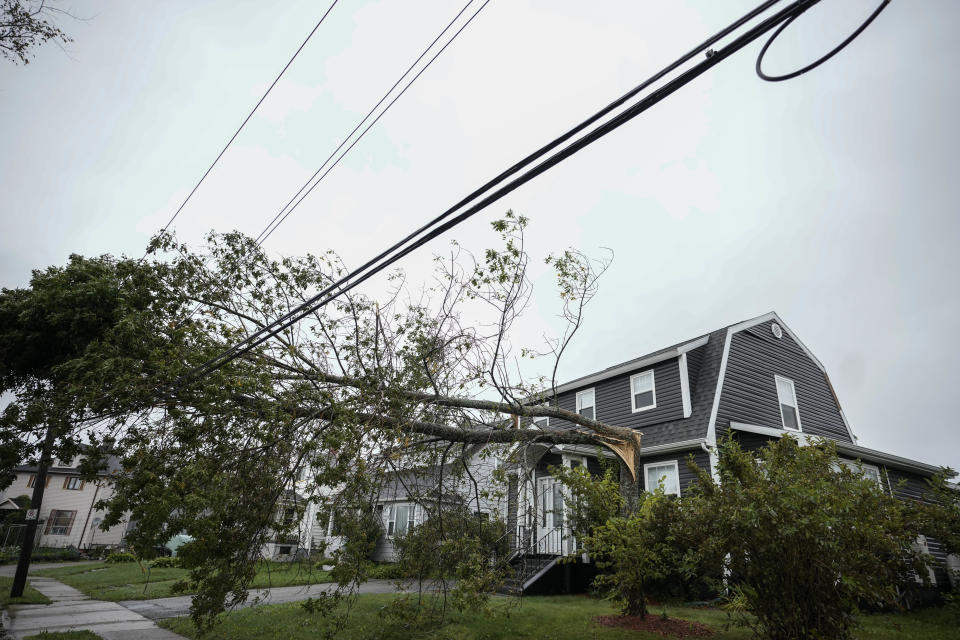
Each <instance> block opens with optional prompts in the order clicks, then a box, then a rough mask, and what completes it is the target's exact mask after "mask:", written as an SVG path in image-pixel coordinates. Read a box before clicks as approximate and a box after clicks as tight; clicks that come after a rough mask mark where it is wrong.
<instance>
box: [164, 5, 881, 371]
mask: <svg viewBox="0 0 960 640" xmlns="http://www.w3.org/2000/svg"><path fill="white" fill-rule="evenodd" d="M778 1H779V0H768V1H767V2H764V3H762V4H761V5H759V6H758V7H757V8H755V9H754V10H752V11H750V12H749V13H747V14H746V15H744V16H743V17H742V18H740V19H739V20H737V21H736V22H734V23H732V24H731V25H729V26H728V27H726V28H724V29H723V30H721V31H720V32H718V33H717V34H716V35H714V36H712V37H710V38H708V39H707V40H706V41H704V42H703V43H701V44H700V45H698V46H697V47H696V48H695V49H693V50H691V51H690V52H688V53H687V54H684V56H681V58H679V59H678V60H677V61H675V62H673V63H672V64H670V65H668V66H667V67H665V68H664V69H663V70H661V71H660V72H658V73H657V74H655V75H654V76H652V77H651V78H650V79H648V80H646V81H645V82H643V83H641V84H640V85H638V86H637V87H636V88H634V89H632V90H631V91H630V92H628V93H627V94H625V95H624V96H622V97H621V98H619V99H618V100H616V101H614V102H613V103H611V104H610V105H608V106H607V107H605V108H604V109H602V110H601V111H599V112H597V113H596V114H594V115H593V116H591V117H590V118H588V119H587V120H585V121H584V122H583V123H581V124H579V125H577V126H576V127H574V128H573V129H571V130H570V131H567V132H566V133H564V134H563V135H561V136H560V137H558V138H556V139H555V140H553V141H552V142H550V143H548V144H547V145H545V146H544V147H541V148H540V149H538V150H537V151H535V152H534V153H532V154H531V155H529V156H527V157H526V158H524V159H523V160H521V161H520V162H518V163H517V164H515V165H513V166H512V167H510V168H509V169H507V170H506V171H504V172H503V173H501V174H500V175H498V176H497V177H495V178H493V179H492V180H490V181H488V182H487V183H485V184H484V185H483V186H481V187H480V188H478V189H477V190H475V191H473V192H472V193H471V194H470V195H468V196H467V197H466V198H464V199H463V200H461V201H460V202H458V203H457V204H455V205H454V206H452V207H451V208H449V209H447V210H446V211H445V212H443V213H442V214H440V215H439V216H437V217H435V218H434V219H433V220H431V221H430V222H428V223H427V224H425V225H423V226H422V227H420V228H419V229H417V230H416V231H414V232H413V233H411V234H409V235H408V236H406V237H405V238H403V239H402V240H400V241H399V242H397V243H395V244H394V245H393V246H391V247H390V248H388V249H387V250H385V251H383V252H381V253H380V254H378V255H377V256H375V257H374V258H372V259H371V260H369V261H367V262H366V263H364V264H363V265H362V266H361V267H359V268H358V269H356V270H354V271H352V272H350V273H348V274H347V275H345V276H343V277H342V278H340V279H339V280H337V281H336V282H334V283H333V284H331V285H329V286H328V287H325V288H324V289H323V290H322V291H320V292H319V293H317V294H316V295H314V296H313V297H311V298H310V299H309V300H307V301H305V302H304V303H302V304H300V305H298V306H297V307H295V308H294V309H292V310H290V311H289V312H287V313H286V314H284V315H283V316H281V317H280V318H278V319H277V320H275V321H274V322H272V323H271V324H269V325H267V326H265V327H263V328H261V329H259V330H258V331H256V332H254V333H253V334H251V335H250V336H249V337H247V338H246V339H244V340H242V341H240V342H238V343H236V344H235V345H233V346H231V347H230V348H229V349H227V350H225V351H224V352H222V353H220V354H219V355H217V356H215V357H214V358H211V359H210V360H208V361H207V362H205V363H203V364H201V365H199V366H197V367H195V368H194V369H193V370H191V371H190V372H188V373H187V374H185V375H184V376H183V377H181V379H180V380H179V381H178V382H180V383H185V382H189V381H191V380H195V379H197V378H199V377H202V376H204V375H207V374H209V373H212V372H213V371H215V370H217V369H219V368H220V367H222V366H224V365H226V364H227V363H229V362H231V361H233V360H235V359H236V358H238V357H240V356H241V355H243V354H245V353H247V352H249V351H251V350H252V349H255V348H256V347H257V346H259V345H260V344H263V343H264V342H266V341H267V340H269V339H270V338H272V337H274V336H276V335H277V334H279V333H280V332H281V331H283V330H284V329H286V328H287V327H289V326H290V325H292V324H294V323H296V322H298V321H299V320H301V319H303V318H304V317H306V316H307V315H308V314H310V313H312V312H313V311H315V310H316V309H319V308H320V307H323V306H324V305H326V304H328V303H329V302H330V301H332V300H334V299H335V298H336V297H337V296H339V295H342V294H343V293H346V292H347V291H350V290H351V289H353V288H354V287H356V286H358V285H359V284H361V283H362V282H364V281H366V280H367V279H369V278H370V277H372V276H373V275H375V274H377V273H378V272H380V271H382V270H383V269H385V268H387V267H388V266H390V265H391V264H393V263H395V262H396V261H398V260H400V259H401V258H402V257H404V256H405V255H407V254H408V253H411V252H412V251H414V250H416V249H417V248H419V247H421V246H423V245H424V244H426V243H427V242H429V241H430V240H432V239H433V238H435V237H437V236H438V235H440V234H442V233H444V232H445V231H447V230H449V229H451V228H453V227H454V226H456V225H458V224H460V223H461V222H463V221H464V220H466V219H467V218H470V217H471V216H473V215H474V214H476V213H477V212H479V211H481V210H482V209H484V208H485V207H487V206H489V205H490V204H492V203H494V202H496V201H497V200H499V199H500V198H502V197H503V196H505V195H507V194H509V193H511V192H512V191H514V190H515V189H517V188H519V187H520V186H522V185H524V184H526V183H527V182H529V181H530V180H532V179H533V178H535V177H537V176H539V175H540V174H542V173H544V172H546V171H547V170H549V169H550V168H552V167H554V166H555V165H557V164H559V163H560V162H562V161H563V160H565V159H566V158H568V157H570V156H572V155H574V154H575V153H577V152H578V151H580V150H582V149H583V148H585V147H587V146H589V145H590V144H592V143H593V142H596V141H597V140H599V139H600V138H602V137H604V136H605V135H607V134H608V133H610V132H612V131H614V130H615V129H617V128H619V127H621V126H622V125H624V124H626V123H627V122H629V121H630V120H632V119H633V118H635V117H637V116H639V115H640V114H641V113H643V112H644V111H646V110H647V109H649V108H650V107H652V106H653V105H655V104H657V103H659V102H660V101H661V100H663V99H664V98H666V97H668V96H670V95H671V94H673V93H674V92H675V91H677V90H678V89H680V88H681V87H683V86H685V85H686V84H688V83H689V82H691V81H692V80H694V79H695V78H697V77H699V76H700V75H701V74H703V73H704V72H706V71H707V70H709V69H711V68H713V67H714V66H716V65H717V64H719V63H720V62H722V61H723V60H725V59H727V58H728V57H730V56H731V55H733V54H734V53H736V52H738V51H739V50H740V49H742V48H743V47H745V46H746V45H748V44H749V43H751V42H753V41H754V40H757V39H758V38H760V37H761V36H762V35H764V34H766V33H768V32H769V31H771V30H772V29H774V28H776V27H777V26H778V25H782V24H784V23H785V22H787V21H792V20H794V19H795V18H797V17H798V16H799V15H801V14H802V13H804V12H805V11H807V10H808V9H809V8H810V7H812V6H814V5H816V4H818V3H819V2H820V1H821V0H795V1H794V2H791V3H790V4H789V5H788V6H787V7H785V8H784V9H781V10H780V11H779V12H777V13H776V14H774V15H773V16H771V17H768V18H766V19H764V20H763V21H761V22H760V23H759V24H757V25H756V26H753V27H751V28H750V29H748V30H747V31H746V32H745V33H743V34H742V35H740V36H738V37H736V38H735V39H734V40H733V41H732V42H730V43H729V44H727V45H726V46H724V47H722V48H721V49H719V50H712V49H707V47H709V46H711V45H713V44H714V43H716V42H718V41H719V40H721V39H722V38H724V37H725V36H727V35H730V34H731V33H732V32H733V31H735V30H736V29H738V28H739V27H741V26H743V25H744V24H746V23H747V22H749V21H750V20H752V19H753V18H756V17H757V16H759V15H760V14H762V13H763V12H765V11H766V10H767V9H768V8H770V7H772V6H773V5H774V4H777V2H778ZM887 1H888V0H887ZM883 6H886V2H884V3H883V4H882V6H881V8H882V7H883ZM871 20H872V18H871ZM858 33H859V30H858ZM775 35H776V34H775ZM845 44H846V43H844V46H845ZM699 53H703V54H706V57H705V59H704V60H702V61H701V62H699V63H698V64H696V65H694V66H692V67H690V68H688V69H687V70H685V71H683V72H682V73H680V74H679V75H677V76H676V77H675V78H673V79H672V80H670V81H668V82H666V83H664V84H663V85H662V86H660V87H659V88H657V89H654V90H653V91H651V92H650V93H649V94H648V95H646V96H645V97H643V98H641V99H640V100H639V101H637V102H635V103H634V104H632V105H630V106H629V107H627V108H626V109H624V110H623V111H622V112H620V113H619V114H618V115H616V116H614V117H612V118H611V119H610V120H608V121H606V122H605V123H603V124H601V125H599V126H597V127H596V128H595V129H593V130H592V131H590V132H589V133H587V134H585V135H583V136H582V137H580V138H579V139H577V140H575V141H574V142H572V143H570V144H569V145H567V146H566V147H564V148H563V149H561V150H560V151H557V152H556V153H554V154H553V155H551V156H549V157H548V158H546V159H545V160H543V161H541V162H540V163H539V164H537V165H536V166H534V167H533V168H532V169H528V170H527V171H525V172H524V173H522V174H521V175H520V176H518V177H517V178H514V179H513V180H511V181H510V182H508V183H506V184H504V185H502V186H499V185H501V183H503V182H504V180H506V179H507V178H509V177H510V176H512V175H514V174H516V173H517V172H519V171H521V170H522V169H524V168H526V167H527V166H529V165H530V164H532V163H533V162H535V161H537V160H539V159H540V158H541V157H543V156H544V155H546V154H547V153H549V152H550V151H552V150H553V149H555V148H556V147H558V146H560V145H561V144H563V143H564V142H566V141H567V140H569V139H571V138H572V137H573V136H575V135H576V134H577V133H579V132H581V131H584V130H585V129H587V128H588V127H589V126H590V125H592V124H594V123H596V122H598V121H599V120H601V119H602V118H603V117H604V116H606V115H609V114H610V113H612V112H613V111H614V110H615V109H617V108H618V107H620V106H622V105H624V104H625V103H626V102H627V101H628V100H629V99H630V98H632V97H634V96H636V95H637V94H639V93H640V92H641V91H642V90H644V89H646V88H648V87H649V86H650V85H652V84H653V83H654V82H656V81H657V80H660V79H662V78H663V77H665V76H666V75H667V74H668V73H670V72H671V71H674V70H676V69H677V68H678V67H679V66H680V65H682V64H683V63H684V62H686V61H688V60H690V59H692V58H693V57H694V56H696V55H697V54H699ZM814 66H816V65H814ZM812 68H813V66H810V67H808V68H806V69H804V71H806V70H809V69H812ZM498 186H499V188H497V187H498ZM494 188H496V190H495V191H492V192H491V189H494ZM484 194H486V195H484ZM481 196H482V198H481ZM477 198H481V199H480V200H477ZM471 202H473V204H472V205H470V206H469V207H468V208H467V209H465V210H463V211H461V212H460V213H459V214H457V215H456V217H454V218H452V219H450V220H447V218H449V217H450V216H452V215H453V214H454V213H456V212H457V211H458V210H460V209H461V208H462V207H464V206H467V205H468V204H470V203H471ZM444 220H447V221H446V222H444ZM418 236H420V237H419V238H418Z"/></svg>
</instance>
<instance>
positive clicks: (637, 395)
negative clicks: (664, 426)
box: [630, 370, 657, 413]
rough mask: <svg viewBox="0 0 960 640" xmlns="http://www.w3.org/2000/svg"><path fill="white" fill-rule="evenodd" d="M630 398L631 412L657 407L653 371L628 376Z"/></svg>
mask: <svg viewBox="0 0 960 640" xmlns="http://www.w3.org/2000/svg"><path fill="white" fill-rule="evenodd" d="M630 398H631V401H632V403H633V411H634V413H636V412H637V411H646V410H647V409H653V408H654V407H656V406H657V391H656V385H655V384H654V380H653V370H650V371H644V372H643V373H638V374H636V375H633V376H630Z"/></svg>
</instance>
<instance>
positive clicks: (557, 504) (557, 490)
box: [537, 478, 565, 554]
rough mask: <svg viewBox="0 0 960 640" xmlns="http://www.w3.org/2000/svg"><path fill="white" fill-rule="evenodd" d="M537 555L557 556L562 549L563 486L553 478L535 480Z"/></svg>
mask: <svg viewBox="0 0 960 640" xmlns="http://www.w3.org/2000/svg"><path fill="white" fill-rule="evenodd" d="M537 490H538V491H537V497H538V498H539V501H540V504H539V508H538V509H537V553H550V554H559V553H560V552H561V549H562V547H563V510H564V506H565V505H564V502H563V485H562V484H560V483H559V482H557V481H556V480H555V479H554V478H539V479H538V480H537Z"/></svg>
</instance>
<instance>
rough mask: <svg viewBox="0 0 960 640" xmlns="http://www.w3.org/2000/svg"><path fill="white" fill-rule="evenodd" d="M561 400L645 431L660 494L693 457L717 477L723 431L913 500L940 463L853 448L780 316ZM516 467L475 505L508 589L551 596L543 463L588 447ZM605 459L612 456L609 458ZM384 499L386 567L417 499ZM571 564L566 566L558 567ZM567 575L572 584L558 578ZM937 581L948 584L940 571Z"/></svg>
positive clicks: (557, 525) (807, 355) (547, 451)
mask: <svg viewBox="0 0 960 640" xmlns="http://www.w3.org/2000/svg"><path fill="white" fill-rule="evenodd" d="M557 402H558V405H559V406H560V407H561V408H563V409H568V410H570V411H576V412H578V413H581V414H583V415H586V416H589V417H595V418H596V419H598V420H601V421H603V422H606V423H608V424H612V425H617V426H622V427H631V428H633V429H636V430H638V431H641V432H642V433H643V450H642V468H640V469H638V472H640V473H641V484H642V487H643V488H644V489H646V487H649V486H654V485H656V484H657V483H659V482H660V481H661V480H662V481H663V483H664V488H665V490H666V491H667V492H668V493H674V494H676V495H683V493H684V491H686V490H687V488H688V487H689V486H690V483H691V482H693V479H694V475H693V473H692V472H691V471H690V470H689V469H688V467H687V464H686V461H687V459H688V458H689V457H691V456H692V457H693V460H694V462H695V463H696V464H697V465H698V466H699V467H700V468H702V469H705V470H708V471H710V472H713V469H714V466H715V465H716V459H715V456H714V454H713V453H712V449H713V448H714V447H715V446H716V444H717V442H718V440H719V439H721V438H723V437H725V436H727V435H730V436H732V437H734V438H736V439H737V440H738V441H739V442H740V444H741V446H743V447H745V448H747V449H754V448H759V447H761V446H763V445H764V444H765V443H766V442H768V441H769V440H770V439H772V438H779V437H782V436H783V435H785V434H791V435H793V436H795V437H796V438H798V439H799V440H800V441H801V442H803V441H805V440H806V439H807V438H809V437H824V438H829V439H832V440H834V441H836V443H837V448H838V450H839V453H840V454H841V456H842V457H843V458H844V459H846V460H849V461H850V464H854V463H856V461H859V462H860V463H862V469H863V471H864V473H865V474H868V475H869V476H870V477H873V478H876V480H877V482H878V483H881V484H882V486H883V489H884V490H885V491H889V492H891V493H893V494H895V495H898V496H901V497H904V498H917V497H919V496H920V495H921V494H922V492H923V490H924V487H925V480H926V478H929V477H930V476H932V475H933V474H934V473H936V472H937V471H938V467H936V466H933V465H929V464H925V463H922V462H917V461H915V460H909V459H906V458H903V457H901V456H897V455H894V454H889V453H884V452H881V451H877V450H874V449H869V448H866V447H863V446H860V445H859V444H858V440H857V436H856V435H854V432H853V430H852V429H851V427H850V424H849V423H848V421H847V419H846V417H845V416H844V414H843V409H842V408H841V405H840V401H839V399H838V398H837V396H836V393H835V391H834V389H833V386H832V385H831V383H830V378H829V376H828V375H827V372H826V370H825V369H824V367H823V365H822V364H821V363H820V361H819V360H818V359H817V358H816V356H814V355H813V353H812V352H811V351H810V350H809V349H808V348H807V347H806V346H805V345H804V344H803V343H802V342H801V341H800V339H799V338H798V337H797V336H796V335H795V334H794V333H793V331H791V330H790V328H789V327H788V326H787V325H786V323H784V322H783V321H782V320H781V319H780V318H779V317H778V316H777V315H776V313H773V312H771V313H768V314H765V315H763V316H760V317H757V318H753V319H751V320H746V321H744V322H740V323H737V324H734V325H730V326H727V327H723V328H721V329H718V330H716V331H713V332H712V333H709V334H706V335H703V336H700V337H697V338H694V339H692V340H688V341H685V342H681V343H679V344H675V345H673V346H670V347H667V348H665V349H661V350H659V351H655V352H653V353H650V354H647V355H644V356H641V357H638V358H634V359H632V360H628V361H626V362H623V363H621V364H618V365H615V366H612V367H608V368H606V369H604V370H602V371H598V372H596V373H592V374H589V375H586V376H583V377H580V378H577V379H575V380H571V381H570V382H567V383H565V384H562V385H560V386H559V387H558V388H557ZM535 423H536V426H537V427H540V428H545V429H570V428H573V425H572V424H570V423H567V422H565V421H562V420H554V419H547V418H540V419H537V420H536V421H535ZM523 455H524V458H523V459H521V460H512V461H511V462H509V463H507V465H508V466H507V467H506V470H507V475H508V477H509V487H508V490H507V491H506V492H505V495H504V498H503V500H500V501H489V502H488V503H485V504H484V505H483V506H482V509H484V510H487V511H489V512H493V511H498V512H499V515H500V517H502V518H503V520H504V521H505V522H506V523H507V529H508V532H509V533H510V536H511V540H512V544H513V546H514V548H515V552H514V563H515V565H516V567H517V578H516V581H515V583H514V584H513V585H512V586H513V587H514V588H515V589H516V590H521V591H524V590H540V591H542V590H547V591H549V590H556V589H557V588H558V583H560V582H562V581H563V580H564V577H565V576H564V572H563V571H561V570H560V569H561V568H562V567H560V566H558V563H557V560H558V559H559V558H560V557H561V556H562V555H564V554H566V553H569V552H570V551H571V550H573V548H574V542H573V540H572V539H571V538H570V535H569V534H570V532H569V529H568V527H567V525H566V522H565V517H564V513H563V510H564V501H563V489H562V487H561V485H560V484H559V482H557V481H556V479H555V478H554V477H553V476H552V475H551V473H550V467H551V466H561V465H562V466H567V467H571V466H577V465H585V466H587V467H588V468H590V469H595V468H597V466H598V461H597V458H596V456H597V451H596V449H594V448H591V447H584V446H569V445H559V446H547V445H544V446H540V447H529V448H527V449H526V450H525V452H524V454H523ZM611 456H612V454H611ZM473 464H476V465H477V468H478V472H477V476H478V477H488V475H489V469H488V468H482V466H483V465H487V466H488V467H490V468H493V467H495V466H497V465H498V464H500V462H499V460H498V459H497V458H495V457H492V456H487V457H484V456H482V455H480V454H479V453H478V454H477V455H476V456H475V457H474V463H473ZM387 493H388V494H389V495H387V494H385V495H383V496H381V498H382V499H381V509H382V513H383V520H384V538H383V540H382V541H381V544H380V545H379V546H378V549H377V559H380V560H389V559H390V558H391V554H392V544H391V537H392V536H393V535H394V534H395V532H402V531H403V530H406V528H407V527H409V526H414V525H415V524H416V523H417V522H418V509H417V505H416V500H414V499H412V498H411V497H410V496H409V495H408V494H407V491H406V489H405V488H404V486H403V483H401V482H395V483H391V484H390V489H389V491H388V492H387ZM918 544H920V545H921V546H922V547H924V548H925V549H926V550H928V551H929V552H930V553H931V554H932V555H933V556H934V557H936V558H937V559H938V560H940V561H941V563H940V564H941V566H943V565H945V562H946V558H945V557H944V556H945V554H944V552H943V549H942V548H941V547H940V545H939V544H938V543H937V542H936V541H935V540H932V539H921V540H919V541H918ZM565 566H569V565H565ZM566 577H567V578H568V577H569V576H566ZM932 578H933V579H934V581H935V582H936V583H937V584H939V585H941V586H946V585H947V584H948V575H947V572H946V571H945V570H943V569H939V570H937V571H935V572H934V573H933V574H932Z"/></svg>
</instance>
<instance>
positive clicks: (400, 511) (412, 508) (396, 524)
mask: <svg viewBox="0 0 960 640" xmlns="http://www.w3.org/2000/svg"><path fill="white" fill-rule="evenodd" d="M416 510H417V505H415V504H407V503H399V504H391V505H390V506H389V507H387V537H391V538H392V537H393V536H395V535H400V536H402V535H406V533H407V532H408V531H410V529H412V528H413V516H414V514H415V513H416Z"/></svg>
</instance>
